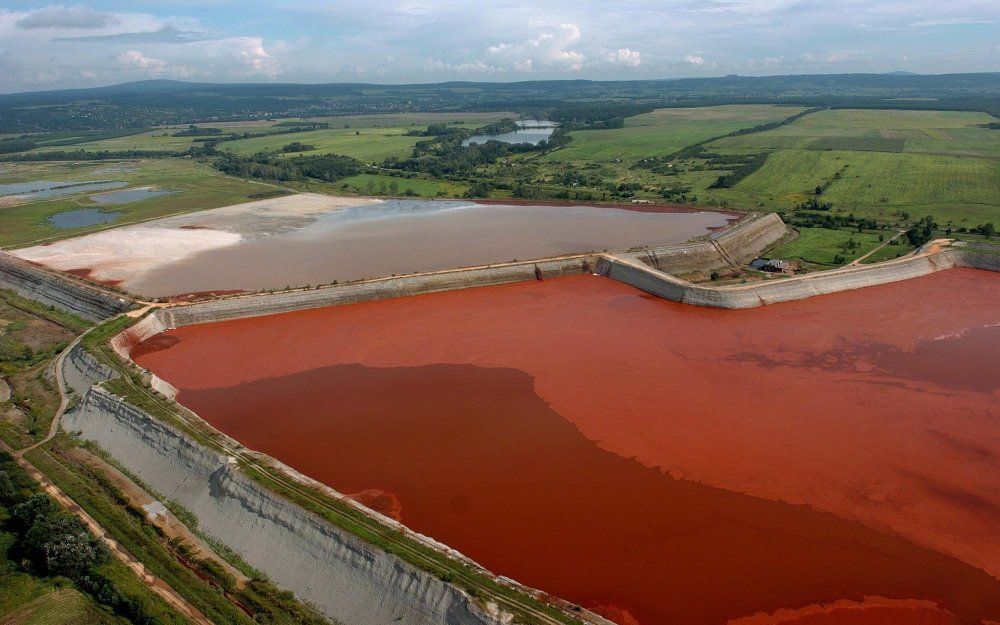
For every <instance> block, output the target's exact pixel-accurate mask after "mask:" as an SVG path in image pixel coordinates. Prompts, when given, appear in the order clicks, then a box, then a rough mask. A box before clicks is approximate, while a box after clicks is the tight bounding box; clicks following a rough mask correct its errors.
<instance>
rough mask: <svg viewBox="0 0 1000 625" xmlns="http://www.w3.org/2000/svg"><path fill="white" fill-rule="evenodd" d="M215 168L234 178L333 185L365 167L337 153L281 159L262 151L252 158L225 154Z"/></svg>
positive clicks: (216, 161) (216, 162)
mask: <svg viewBox="0 0 1000 625" xmlns="http://www.w3.org/2000/svg"><path fill="white" fill-rule="evenodd" d="M213 165H214V166H215V168H216V169H218V170H219V171H221V172H223V173H226V174H229V175H231V176H239V177H241V178H258V179H260V180H277V181H280V182H287V181H291V180H302V179H304V178H315V179H317V180H325V181H327V182H334V181H337V180H340V179H341V178H346V177H348V176H353V175H355V174H358V173H360V172H361V170H362V168H363V167H364V165H363V164H362V163H361V162H359V161H357V160H355V159H353V158H351V157H349V156H340V155H337V154H322V155H318V156H298V157H295V158H281V157H279V156H272V155H270V154H267V153H264V152H259V153H257V154H254V155H252V156H239V155H237V154H230V153H228V152H227V153H222V154H221V155H220V157H219V158H218V159H216V160H215V162H214V163H213Z"/></svg>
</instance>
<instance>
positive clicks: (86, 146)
mask: <svg viewBox="0 0 1000 625" xmlns="http://www.w3.org/2000/svg"><path fill="white" fill-rule="evenodd" d="M178 130H181V128H169V129H157V130H152V131H150V132H143V133H140V134H137V135H129V136H127V137H116V138H114V139H103V140H101V141H88V142H86V143H78V144H75V145H66V146H59V145H53V146H48V145H45V144H44V143H41V144H39V147H38V148H36V149H35V150H34V151H35V152H53V151H60V150H88V151H91V152H96V151H99V150H109V151H115V152H116V151H121V150H172V151H175V152H183V151H184V150H186V149H188V148H189V147H191V146H192V145H200V144H196V143H194V142H193V139H194V138H195V137H174V136H173V134H174V133H175V132H177V131H178Z"/></svg>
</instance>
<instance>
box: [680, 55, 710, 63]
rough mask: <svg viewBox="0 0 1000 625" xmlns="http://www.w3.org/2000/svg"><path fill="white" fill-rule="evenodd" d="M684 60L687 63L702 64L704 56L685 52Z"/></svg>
mask: <svg viewBox="0 0 1000 625" xmlns="http://www.w3.org/2000/svg"><path fill="white" fill-rule="evenodd" d="M684 62H685V63H687V64H688V65H704V64H705V57H703V56H701V55H699V54H685V55H684Z"/></svg>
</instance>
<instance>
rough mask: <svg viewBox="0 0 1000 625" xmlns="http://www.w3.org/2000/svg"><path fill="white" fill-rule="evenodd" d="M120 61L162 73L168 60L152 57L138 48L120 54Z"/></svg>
mask: <svg viewBox="0 0 1000 625" xmlns="http://www.w3.org/2000/svg"><path fill="white" fill-rule="evenodd" d="M118 62H119V63H121V64H122V65H127V66H128V67H131V68H135V69H140V70H143V71H147V72H149V71H151V72H154V73H160V72H162V71H163V70H165V69H166V68H167V62H166V61H163V60H160V59H151V58H149V57H147V56H145V55H143V53H142V52H139V51H138V50H128V51H127V52H122V53H121V54H119V55H118Z"/></svg>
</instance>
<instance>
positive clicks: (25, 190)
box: [0, 180, 128, 199]
mask: <svg viewBox="0 0 1000 625" xmlns="http://www.w3.org/2000/svg"><path fill="white" fill-rule="evenodd" d="M127 185H128V183H126V182H121V181H118V180H96V181H93V182H65V181H60V180H33V181H31V182H15V183H13V184H0V196H3V195H24V196H27V197H28V198H29V199H36V198H46V197H58V196H60V195H70V194H72V193H80V192H82V191H102V190H104V189H118V188H121V187H124V186H127Z"/></svg>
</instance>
